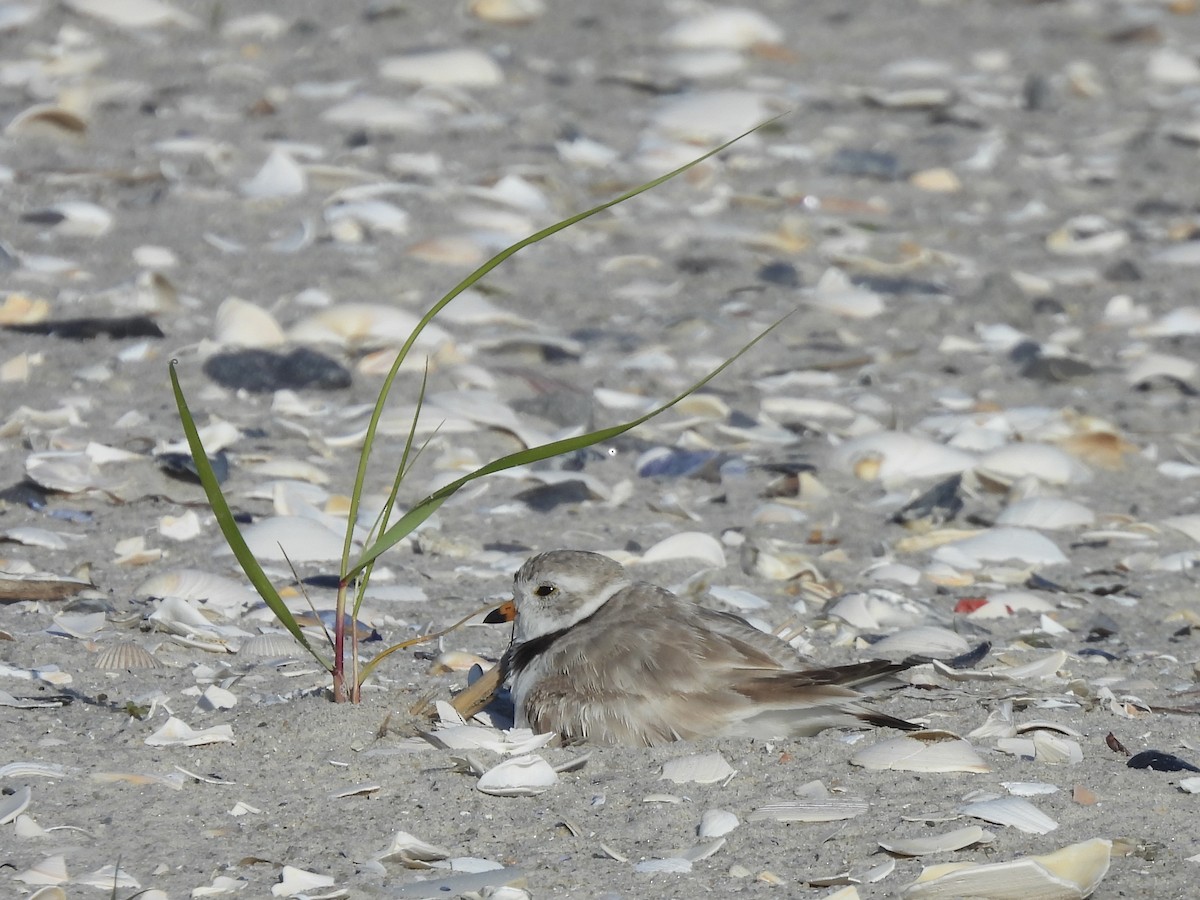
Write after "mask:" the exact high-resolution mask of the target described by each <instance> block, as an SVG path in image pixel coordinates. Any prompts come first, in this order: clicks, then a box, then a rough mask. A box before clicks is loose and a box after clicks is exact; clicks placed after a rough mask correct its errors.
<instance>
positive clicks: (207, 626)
mask: <svg viewBox="0 0 1200 900" xmlns="http://www.w3.org/2000/svg"><path fill="white" fill-rule="evenodd" d="M146 618H147V619H148V620H149V621H151V622H153V623H154V624H155V625H156V626H157V627H158V628H160V629H162V630H163V631H166V632H168V633H170V634H174V635H178V636H181V637H183V638H185V639H186V641H185V643H189V644H190V646H195V647H200V648H202V649H205V650H209V651H211V652H214V653H224V652H232V649H233V648H232V647H231V646H230V643H231V642H234V643H236V642H238V641H239V640H240V639H241V638H247V637H250V633H249V632H247V631H243V630H242V629H241V628H238V627H237V626H236V625H220V624H218V623H216V622H211V621H209V619H208V618H207V617H206V616H205V615H204V614H203V613H202V612H201V611H200V610H199V609H197V608H196V607H195V606H194V605H193V601H189V600H184V599H183V598H181V597H165V598H164V599H163V600H162V602H161V603H159V605H158V609H156V610H155V611H154V612H152V613H151V614H150V615H149V616H147V617H146Z"/></svg>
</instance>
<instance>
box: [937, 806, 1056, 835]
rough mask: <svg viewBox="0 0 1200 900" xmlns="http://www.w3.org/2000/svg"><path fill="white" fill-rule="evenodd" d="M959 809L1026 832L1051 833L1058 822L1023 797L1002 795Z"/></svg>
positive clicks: (978, 817) (988, 820)
mask: <svg viewBox="0 0 1200 900" xmlns="http://www.w3.org/2000/svg"><path fill="white" fill-rule="evenodd" d="M959 811H960V812H962V813H964V814H965V815H968V816H972V817H973V818H976V819H983V821H985V822H991V823H992V824H993V825H1010V826H1012V827H1013V828H1016V829H1017V830H1018V831H1023V832H1025V833H1026V834H1049V833H1050V832H1051V831H1053V830H1054V829H1056V828H1057V827H1058V823H1057V822H1055V821H1054V820H1053V819H1051V818H1050V817H1049V816H1048V815H1046V814H1045V813H1044V812H1042V811H1041V810H1040V809H1038V808H1037V807H1036V806H1034V805H1033V804H1032V803H1030V802H1029V801H1028V800H1025V799H1023V798H1021V797H1000V798H999V799H996V800H980V801H977V802H975V803H966V804H964V805H962V806H960V807H959Z"/></svg>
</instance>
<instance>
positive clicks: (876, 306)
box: [806, 268, 885, 319]
mask: <svg viewBox="0 0 1200 900" xmlns="http://www.w3.org/2000/svg"><path fill="white" fill-rule="evenodd" d="M806 293H807V296H808V302H809V305H810V306H812V307H813V308H814V309H820V310H824V311H825V312H830V313H834V314H835V315H839V316H845V317H846V318H848V319H873V318H875V317H876V316H878V315H879V314H880V313H882V312H883V311H884V308H885V307H884V302H883V297H882V296H881V295H880V294H877V293H875V292H874V291H872V290H869V289H868V288H864V287H859V286H858V285H856V284H854V283H852V282H851V281H850V277H849V276H848V275H846V273H845V272H843V271H842V270H841V269H835V268H829V269H826V270H825V273H824V274H823V275H822V276H821V278H820V280H819V281H818V282H817V283H816V285H815V286H814V287H813V288H812V290H810V291H807V292H806Z"/></svg>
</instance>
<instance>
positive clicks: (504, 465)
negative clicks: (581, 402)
mask: <svg viewBox="0 0 1200 900" xmlns="http://www.w3.org/2000/svg"><path fill="white" fill-rule="evenodd" d="M793 312H794V310H793ZM792 314H793V313H792V312H789V313H788V314H787V315H785V316H784V317H783V318H781V319H779V320H778V321H776V322H775V323H774V324H773V325H771V326H769V327H768V328H766V329H765V330H763V331H762V332H760V333H759V334H757V335H755V337H754V338H753V339H752V340H751V341H750V342H749V343H748V344H746V345H745V346H744V347H742V349H741V350H739V351H738V352H737V353H735V354H734V355H733V356H731V357H729V359H727V360H725V361H724V362H723V363H721V364H720V365H719V366H717V367H716V368H715V369H713V370H712V371H711V372H709V373H708V374H707V375H705V376H704V377H703V378H701V379H700V380H699V381H697V382H696V383H695V384H693V385H691V386H690V387H688V388H687V389H686V390H684V391H683V392H682V393H680V394H679V395H677V396H676V397H673V398H672V399H670V400H668V401H667V402H666V403H664V404H662V405H661V406H657V407H655V408H654V409H652V410H650V412H648V413H646V414H645V415H642V416H638V417H637V418H636V419H632V420H630V421H628V422H625V423H623V424H621V425H612V426H610V427H608V428H601V429H598V430H596V431H590V432H588V433H587V434H581V435H577V436H575V437H570V438H563V439H562V440H558V441H551V442H550V443H548V444H542V445H540V446H538V447H530V448H529V449H527V450H519V451H517V452H516V453H510V454H509V455H508V456H502V457H500V458H499V459H496V460H493V461H492V462H490V463H488V464H487V465H484V466H480V467H479V468H478V469H476V470H475V471H473V472H470V473H468V474H466V475H464V476H463V477H461V478H459V479H456V480H455V481H452V482H450V483H449V484H447V485H446V486H445V487H442V488H439V489H438V490H436V491H434V492H433V493H432V494H430V495H429V496H428V497H426V498H425V499H424V500H422V501H420V502H419V503H417V505H416V506H414V507H413V508H412V509H410V510H409V511H408V512H406V513H405V514H404V515H403V516H402V517H401V518H400V519H399V520H398V521H397V522H396V524H394V525H392V526H391V527H389V528H388V529H387V530H386V531H385V532H384V533H383V534H382V535H380V536H379V539H378V540H376V541H375V543H373V544H372V545H371V546H370V547H368V548H367V549H365V550H364V551H363V555H362V556H361V557H360V558H359V559H358V561H357V562H356V563H355V564H354V566H353V568H351V569H350V570H349V571H348V572H347V573H346V576H345V577H346V578H347V579H349V578H353V577H354V576H355V574H356V573H358V572H360V571H362V570H363V569H364V568H365V567H366V566H369V565H370V564H371V563H373V562H374V561H375V560H376V559H377V558H378V557H379V555H380V554H382V553H383V552H384V551H386V550H388V549H390V548H391V547H393V546H395V545H396V544H397V543H398V542H400V541H401V540H403V539H404V538H405V537H407V536H408V535H409V534H411V533H412V532H413V530H414V529H416V528H417V526H419V525H420V524H421V523H422V522H424V521H425V520H426V519H428V518H429V517H430V516H431V515H433V514H434V513H435V512H436V511H437V509H438V507H440V506H441V505H442V504H443V503H445V502H446V501H447V500H448V499H449V498H450V497H451V496H453V495H454V493H455V492H456V491H458V490H459V488H461V487H463V485H465V484H468V483H470V482H472V481H474V480H475V479H477V478H482V477H483V476H485V475H491V474H493V473H495V472H502V471H504V470H505V469H512V468H515V467H517V466H524V465H528V464H529V463H533V462H538V461H540V460H543V459H550V458H551V457H554V456H559V455H561V454H563V453H573V452H574V451H576V450H582V449H583V448H585V447H590V446H592V445H593V444H598V443H601V442H603V441H608V440H612V439H613V438H615V437H617V436H618V435H621V434H624V433H625V432H627V431H630V430H631V429H634V428H637V426H639V425H641V424H642V423H643V422H648V421H649V420H650V419H653V418H654V417H655V416H657V415H658V414H659V413H662V412H666V411H667V410H668V409H670V408H671V407H672V406H674V405H675V404H677V403H679V402H680V401H681V400H683V399H684V398H685V397H688V396H690V395H691V394H694V393H695V392H696V391H698V390H699V389H700V388H702V387H704V385H706V384H708V383H709V382H710V381H712V380H713V379H714V378H716V377H717V376H718V375H720V374H721V373H722V372H724V371H725V370H726V369H727V368H729V367H730V366H731V365H733V363H734V362H735V361H737V360H738V359H739V358H741V357H742V356H744V355H745V354H746V353H747V351H749V350H750V348H751V347H753V346H754V345H755V344H757V343H758V342H759V341H761V340H762V339H763V338H765V337H766V336H767V335H768V334H770V333H771V332H772V331H774V330H775V329H776V328H778V327H779V326H780V325H782V324H783V323H784V321H786V320H787V318H788V316H791V315H792Z"/></svg>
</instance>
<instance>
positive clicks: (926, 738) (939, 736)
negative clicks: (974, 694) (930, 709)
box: [850, 731, 991, 772]
mask: <svg viewBox="0 0 1200 900" xmlns="http://www.w3.org/2000/svg"><path fill="white" fill-rule="evenodd" d="M850 763H851V765H855V766H862V767H863V768H864V769H871V770H873V771H887V770H890V771H898V772H990V771H991V769H990V768H989V767H988V766H987V764H986V763H984V761H983V760H982V759H981V758H980V756H979V754H978V753H976V752H975V749H974V748H973V747H972V746H971V745H970V744H969V743H968V742H967V741H965V740H963V739H962V738H960V737H959V736H958V735H956V734H951V733H950V732H948V731H918V732H915V733H914V734H907V735H904V736H902V737H896V738H891V739H889V740H885V741H880V742H879V743H878V744H872V745H871V746H870V747H864V748H863V749H862V750H859V751H858V752H857V753H855V754H854V755H853V756H851V757H850Z"/></svg>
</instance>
